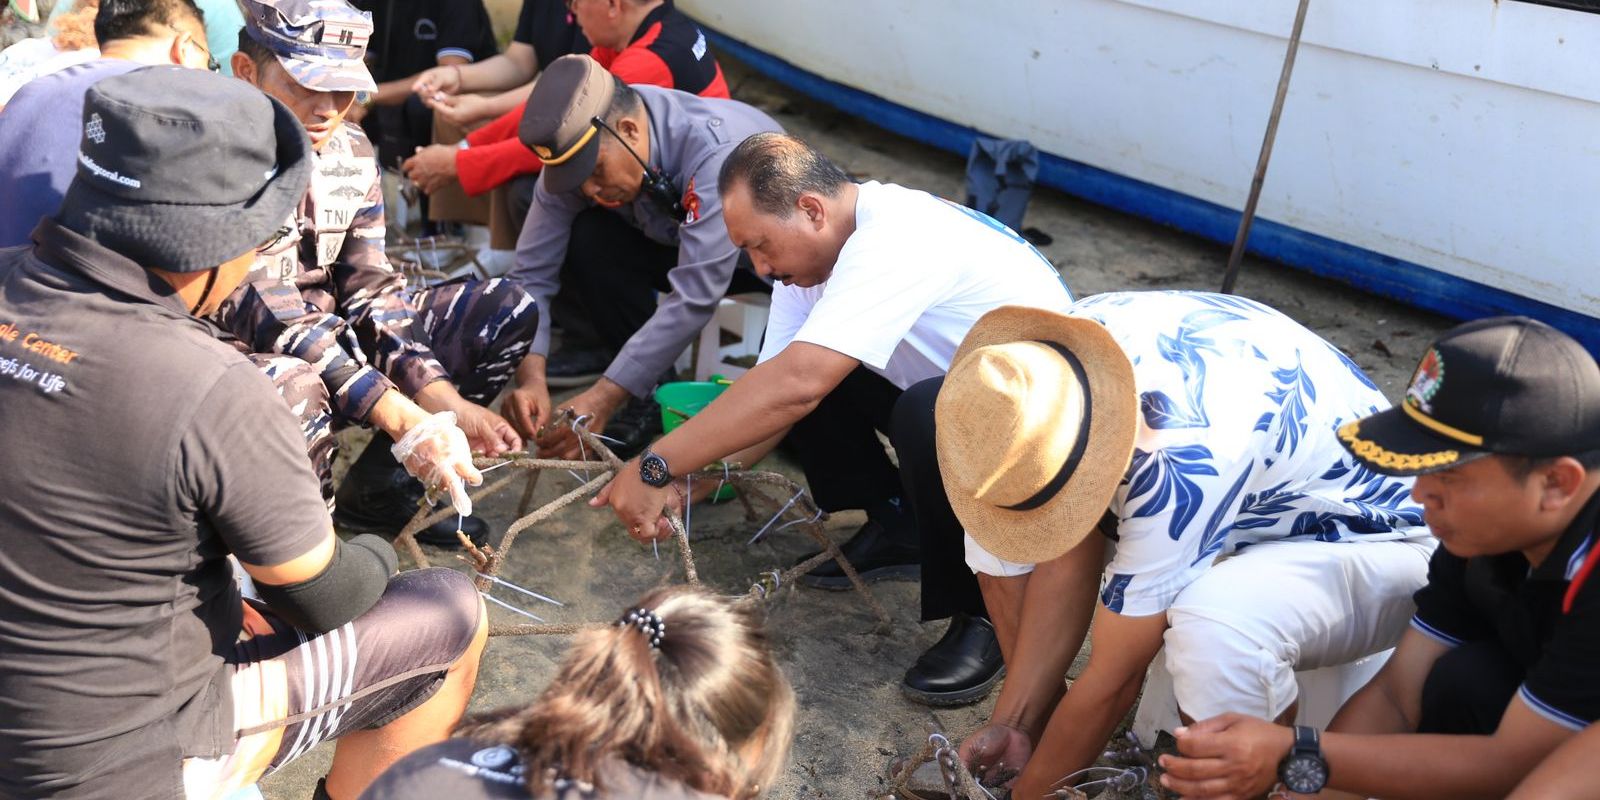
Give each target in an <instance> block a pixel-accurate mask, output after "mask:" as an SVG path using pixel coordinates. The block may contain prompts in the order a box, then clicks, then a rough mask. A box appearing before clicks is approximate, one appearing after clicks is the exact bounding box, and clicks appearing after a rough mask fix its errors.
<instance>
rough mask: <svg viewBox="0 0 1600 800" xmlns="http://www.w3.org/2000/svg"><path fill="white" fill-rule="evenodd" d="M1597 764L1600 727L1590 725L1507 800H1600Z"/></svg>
mask: <svg viewBox="0 0 1600 800" xmlns="http://www.w3.org/2000/svg"><path fill="white" fill-rule="evenodd" d="M1597 761H1600V725H1590V726H1589V727H1588V728H1587V729H1585V730H1584V732H1583V733H1580V734H1578V735H1577V736H1575V737H1573V738H1571V739H1568V740H1567V743H1566V744H1564V745H1562V746H1561V747H1560V748H1558V749H1557V750H1556V751H1555V752H1554V753H1551V754H1550V757H1549V758H1546V759H1545V760H1544V761H1543V762H1541V763H1540V764H1539V768H1538V769H1536V770H1534V771H1533V772H1532V774H1530V775H1528V777H1527V778H1526V779H1524V780H1523V781H1522V783H1520V784H1518V785H1517V790H1516V791H1515V792H1512V793H1511V796H1510V797H1509V798H1508V800H1600V781H1596V780H1595V779H1594V765H1595V763H1596V762H1597Z"/></svg>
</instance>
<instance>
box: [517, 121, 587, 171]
mask: <svg viewBox="0 0 1600 800" xmlns="http://www.w3.org/2000/svg"><path fill="white" fill-rule="evenodd" d="M596 130H598V129H597V128H595V126H593V125H590V126H589V130H587V131H584V132H583V135H582V136H580V137H578V141H577V143H576V144H574V145H572V146H571V147H569V148H567V150H566V152H564V153H562V154H561V155H559V156H558V155H555V154H554V153H553V152H552V151H551V150H550V148H548V147H535V148H533V152H534V153H535V154H537V155H538V156H539V160H540V161H543V162H544V165H545V166H547V167H554V166H557V165H559V164H565V163H567V162H568V161H571V160H572V157H573V156H575V155H577V154H578V151H579V150H582V149H583V146H584V145H586V144H588V143H589V140H590V139H593V138H594V133H595V131H596Z"/></svg>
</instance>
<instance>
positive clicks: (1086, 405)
mask: <svg viewBox="0 0 1600 800" xmlns="http://www.w3.org/2000/svg"><path fill="white" fill-rule="evenodd" d="M1137 414H1138V400H1137V397H1136V396H1135V392H1134V380H1133V365H1132V364H1131V363H1129V361H1128V357H1127V355H1126V354H1124V353H1123V352H1122V348H1121V347H1120V346H1118V344H1117V342H1116V340H1115V339H1113V338H1112V337H1111V334H1110V332H1109V331H1107V330H1106V329H1105V327H1104V326H1102V325H1100V323H1098V322H1095V321H1094V320H1090V319H1081V318H1077V317H1069V316H1066V315H1063V314H1057V313H1055V312H1051V311H1045V310H1042V309H1037V308H1024V307H1021V306H1006V307H1003V308H997V309H995V310H994V311H991V312H989V313H987V314H985V315H983V317H982V318H981V319H979V320H978V322H977V324H976V325H974V326H973V328H972V331H971V332H970V333H968V334H967V338H966V340H965V341H963V342H962V343H961V347H960V348H958V349H957V350H956V354H955V358H953V359H952V360H951V367H950V371H949V374H947V375H946V376H945V380H944V386H943V388H942V389H940V391H939V399H938V401H937V403H936V404H935V406H934V416H935V420H936V422H937V433H938V447H939V469H940V472H941V474H942V475H943V478H944V485H945V490H946V492H947V493H948V494H949V495H950V505H951V507H952V508H953V509H954V510H955V512H956V516H957V517H958V518H960V520H961V524H962V525H963V526H964V527H965V528H966V530H967V533H968V534H969V535H971V536H972V538H973V539H974V540H976V541H977V543H978V544H979V545H981V546H982V547H983V548H984V549H985V550H988V551H989V552H990V553H993V554H994V555H996V556H999V557H1000V558H1003V559H1005V560H1007V561H1015V562H1020V563H1031V564H1036V563H1040V562H1043V561H1049V560H1051V559H1053V558H1056V557H1058V556H1060V555H1062V554H1063V553H1066V552H1067V551H1068V550H1070V549H1072V547H1073V546H1074V545H1076V544H1077V543H1078V542H1080V541H1082V540H1083V538H1084V537H1085V536H1087V535H1088V534H1089V532H1090V531H1092V530H1094V527H1095V525H1096V523H1098V522H1099V521H1100V517H1101V516H1102V515H1103V514H1104V513H1105V511H1106V507H1107V506H1108V505H1109V504H1110V502H1111V496H1112V495H1113V494H1114V493H1115V492H1116V490H1117V486H1118V484H1120V483H1121V482H1122V477H1123V473H1124V472H1126V471H1127V469H1128V458H1129V456H1130V455H1131V454H1132V452H1133V439H1134V433H1135V431H1136V430H1137V428H1138V417H1137Z"/></svg>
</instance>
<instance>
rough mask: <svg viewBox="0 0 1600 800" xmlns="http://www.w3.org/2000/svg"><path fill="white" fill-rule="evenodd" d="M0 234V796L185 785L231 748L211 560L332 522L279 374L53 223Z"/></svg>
mask: <svg viewBox="0 0 1600 800" xmlns="http://www.w3.org/2000/svg"><path fill="white" fill-rule="evenodd" d="M34 238H35V241H37V242H38V243H39V246H38V249H37V250H34V249H32V248H28V247H15V248H9V249H5V250H0V797H74V798H84V797H93V798H102V797H103V798H124V797H128V796H130V795H137V796H139V797H182V796H183V789H182V781H181V772H180V770H181V765H182V759H184V758H185V757H189V756H205V757H212V756H217V755H221V754H224V753H227V752H230V751H231V750H232V749H233V706H232V702H231V691H230V686H229V680H228V676H229V670H228V667H227V665H226V664H225V663H224V661H223V658H224V654H225V653H232V652H233V645H234V642H235V640H236V639H237V638H238V635H239V630H240V617H241V606H240V599H239V591H238V588H237V586H236V585H235V584H234V581H233V575H232V570H231V568H230V566H229V564H228V562H227V561H226V559H225V556H226V555H227V554H228V553H230V552H231V553H234V554H236V555H238V557H239V558H240V559H241V560H243V561H245V562H246V563H253V564H262V565H273V564H280V563H283V562H285V561H289V560H291V559H293V558H295V557H297V556H300V555H302V554H304V553H306V552H308V551H309V550H310V549H311V548H312V547H314V546H315V545H316V544H318V543H319V542H320V541H322V539H323V537H324V536H326V535H327V532H328V530H329V529H330V524H331V523H330V522H329V520H328V512H327V509H326V508H325V507H324V506H323V504H322V497H321V492H320V490H319V489H318V487H317V481H316V478H315V477H314V476H313V475H312V472H311V470H310V468H309V467H308V465H307V463H306V453H305V442H304V440H303V439H302V438H301V436H300V431H299V426H298V425H297V424H296V422H295V420H294V417H293V416H292V415H291V414H290V413H289V410H288V407H287V406H286V405H285V404H284V403H283V401H282V400H281V399H280V398H279V397H278V395H277V393H276V392H275V391H274V390H273V388H272V384H271V382H270V381H268V380H267V378H266V377H265V376H263V375H262V374H261V373H260V372H259V371H258V370H257V369H256V368H255V366H254V365H252V364H251V363H250V362H249V361H248V360H246V359H245V358H244V357H243V356H241V355H239V353H237V352H236V351H234V349H233V348H231V347H229V346H228V345H226V344H224V343H223V342H221V341H218V339H217V338H216V333H217V331H216V329H215V328H213V327H211V326H210V325H209V324H207V323H204V322H202V321H200V320H197V319H195V318H193V317H191V316H189V313H188V311H187V309H186V308H185V307H184V305H183V303H182V302H181V301H180V300H179V299H178V298H177V297H176V295H175V294H174V293H173V291H172V289H171V287H169V286H167V285H166V284H165V283H163V282H162V281H160V279H158V278H155V277H153V276H152V275H150V273H147V272H146V271H145V270H143V269H141V268H140V267H139V266H138V265H136V264H134V263H133V262H131V261H129V260H127V259H125V258H123V257H122V256H119V255H117V254H115V253H112V252H111V251H109V250H106V249H104V248H102V247H100V246H99V245H97V244H95V243H94V242H91V241H89V240H87V239H84V238H83V237H80V236H78V235H77V234H75V233H72V232H71V231H68V230H66V229H64V228H61V227H59V226H57V225H56V224H55V223H54V222H52V221H50V220H45V221H44V222H42V223H40V226H39V228H38V229H37V230H36V231H35V233H34Z"/></svg>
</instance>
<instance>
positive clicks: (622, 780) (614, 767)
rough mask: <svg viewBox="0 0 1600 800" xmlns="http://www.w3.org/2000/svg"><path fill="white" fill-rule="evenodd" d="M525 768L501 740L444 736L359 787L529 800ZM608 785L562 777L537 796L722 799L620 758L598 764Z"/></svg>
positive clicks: (391, 794) (387, 795) (399, 798)
mask: <svg viewBox="0 0 1600 800" xmlns="http://www.w3.org/2000/svg"><path fill="white" fill-rule="evenodd" d="M526 772H527V768H526V767H524V766H523V764H522V759H521V758H520V757H519V756H518V755H517V752H516V751H515V750H513V749H511V748H509V747H506V746H505V745H502V744H486V743H483V742H475V741H472V740H470V739H446V740H445V741H443V742H440V743H438V744H435V745H430V746H428V747H424V748H422V749H421V750H418V751H416V752H414V753H412V754H411V755H409V756H406V757H405V758H404V759H402V760H400V761H399V762H398V763H396V764H395V765H394V766H392V767H390V768H389V769H388V770H386V771H385V772H384V773H383V774H382V775H379V776H378V779H377V780H375V781H373V782H372V785H371V786H368V787H367V790H366V791H365V792H362V793H361V798H362V800H407V799H408V798H415V800H435V798H449V800H528V784H527V777H526ZM600 776H601V777H600V780H601V782H602V783H603V784H604V786H603V789H604V791H598V792H597V791H593V790H592V789H591V787H588V786H585V785H582V784H578V783H575V782H572V781H565V780H558V781H556V782H555V789H554V790H553V791H545V792H543V793H541V794H538V795H536V796H535V797H537V798H538V800H718V798H717V797H716V796H715V795H709V794H706V793H704V792H698V791H695V790H694V789H690V788H688V787H687V786H684V785H683V784H681V783H678V782H676V781H669V780H665V779H663V778H661V777H660V776H658V775H656V774H654V773H652V772H648V771H646V770H642V769H639V768H638V767H635V766H632V765H630V764H627V763H624V762H621V761H610V762H607V763H606V764H605V765H604V766H603V767H601V770H600Z"/></svg>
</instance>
